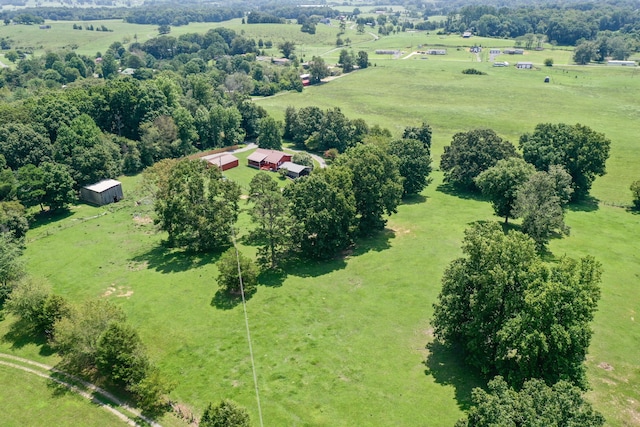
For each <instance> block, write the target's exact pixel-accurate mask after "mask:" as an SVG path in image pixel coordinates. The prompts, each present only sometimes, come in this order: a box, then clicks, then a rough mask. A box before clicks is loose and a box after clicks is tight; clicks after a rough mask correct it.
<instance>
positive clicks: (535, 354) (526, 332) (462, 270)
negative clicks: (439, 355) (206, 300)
mask: <svg viewBox="0 0 640 427" xmlns="http://www.w3.org/2000/svg"><path fill="white" fill-rule="evenodd" d="M462 250H463V253H464V254H465V257H463V258H458V259H456V260H454V261H453V262H452V263H451V264H450V265H449V267H448V268H447V269H446V270H445V273H444V276H443V279H442V284H443V286H442V291H441V293H440V295H439V297H438V301H437V303H436V304H435V305H434V309H435V311H434V318H433V326H434V330H435V335H436V337H437V338H438V339H439V340H442V341H444V342H445V343H448V344H453V343H458V344H459V345H461V346H462V348H463V349H464V351H465V357H466V360H467V362H468V363H469V364H470V365H472V366H474V367H476V368H478V369H479V370H480V371H481V372H483V373H484V374H500V375H503V376H504V377H505V378H507V380H508V381H509V382H510V383H512V384H515V385H520V384H522V382H523V381H524V380H526V379H528V378H540V379H543V380H545V381H546V382H547V383H549V384H553V383H555V382H556V381H558V380H561V379H562V380H568V381H571V382H572V383H574V384H576V385H578V386H580V387H584V386H585V384H586V382H585V376H584V366H583V363H582V362H583V361H584V359H585V355H586V351H587V349H588V347H589V342H590V338H591V334H592V331H591V329H590V326H589V323H590V321H591V320H592V319H593V315H594V312H595V310H596V307H597V302H598V299H599V297H600V291H599V287H598V285H599V282H600V265H599V264H598V263H597V262H596V261H595V260H594V259H593V258H590V257H586V258H583V259H581V260H580V261H575V260H572V259H562V260H561V261H560V262H559V263H557V264H553V265H546V264H544V263H543V262H542V261H541V259H540V257H539V256H538V255H537V253H536V250H535V246H534V242H533V240H531V239H530V238H529V237H527V236H526V235H524V234H522V233H520V232H516V231H511V232H509V233H508V234H504V232H503V231H502V229H501V228H500V227H499V226H498V224H495V223H488V224H475V225H474V226H472V227H471V228H470V229H469V230H467V231H466V232H465V239H464V243H463V248H462Z"/></svg>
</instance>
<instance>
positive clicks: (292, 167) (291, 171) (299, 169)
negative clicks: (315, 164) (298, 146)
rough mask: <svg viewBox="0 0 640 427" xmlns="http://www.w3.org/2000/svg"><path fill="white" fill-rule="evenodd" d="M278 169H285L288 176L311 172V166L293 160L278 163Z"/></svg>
mask: <svg viewBox="0 0 640 427" xmlns="http://www.w3.org/2000/svg"><path fill="white" fill-rule="evenodd" d="M279 169H286V170H287V176H288V177H289V178H293V179H296V178H300V177H301V176H305V175H309V173H311V168H310V167H309V166H305V165H299V164H297V163H293V162H284V163H283V164H281V165H280V168H279Z"/></svg>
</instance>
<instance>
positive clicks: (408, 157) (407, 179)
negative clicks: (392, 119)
mask: <svg viewBox="0 0 640 427" xmlns="http://www.w3.org/2000/svg"><path fill="white" fill-rule="evenodd" d="M389 152H390V153H391V154H393V155H394V156H396V157H397V158H398V160H399V161H398V172H399V173H400V176H401V177H402V178H404V180H403V181H402V188H403V195H404V196H406V195H409V194H418V193H420V192H421V191H422V190H424V188H425V187H426V186H427V185H428V184H429V183H430V182H431V179H430V178H429V174H430V173H431V157H430V156H429V150H428V148H426V147H425V145H424V143H423V142H422V141H418V140H417V139H396V140H394V141H391V143H390V144H389Z"/></svg>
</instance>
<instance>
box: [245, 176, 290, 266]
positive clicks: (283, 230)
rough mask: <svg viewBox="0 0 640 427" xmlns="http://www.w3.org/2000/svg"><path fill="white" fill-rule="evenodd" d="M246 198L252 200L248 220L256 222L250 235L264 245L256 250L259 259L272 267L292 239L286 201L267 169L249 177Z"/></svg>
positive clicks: (276, 263)
mask: <svg viewBox="0 0 640 427" xmlns="http://www.w3.org/2000/svg"><path fill="white" fill-rule="evenodd" d="M249 201H250V202H253V206H252V208H251V211H250V214H251V219H252V220H253V222H255V223H256V224H257V225H258V227H257V228H256V229H255V230H254V231H253V232H252V233H251V234H252V237H253V238H255V239H256V240H258V241H260V242H261V243H262V244H263V246H261V247H260V248H259V249H258V260H259V262H260V263H261V264H263V265H267V266H269V267H271V268H275V267H277V265H278V262H279V261H280V260H281V258H282V256H283V254H284V252H285V251H286V250H287V245H288V244H289V243H290V241H291V233H290V223H291V219H290V217H289V206H288V202H287V200H286V199H285V198H284V196H283V195H282V191H281V190H280V187H278V184H277V183H276V182H275V181H274V180H273V179H272V178H271V175H270V174H268V173H266V172H258V173H257V174H256V175H255V176H254V177H253V179H252V180H251V183H250V184H249Z"/></svg>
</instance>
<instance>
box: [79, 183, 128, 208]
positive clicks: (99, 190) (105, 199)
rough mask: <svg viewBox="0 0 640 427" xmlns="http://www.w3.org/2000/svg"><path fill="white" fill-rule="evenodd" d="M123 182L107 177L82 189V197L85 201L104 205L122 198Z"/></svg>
mask: <svg viewBox="0 0 640 427" xmlns="http://www.w3.org/2000/svg"><path fill="white" fill-rule="evenodd" d="M123 197H124V196H123V194H122V183H121V182H120V181H116V180H115V179H105V180H103V181H100V182H97V183H95V184H92V185H87V186H86V187H82V188H81V189H80V198H81V199H82V200H84V201H85V202H89V203H93V204H94V205H98V206H102V205H107V204H109V203H114V202H118V201H120V200H122V198H123Z"/></svg>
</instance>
